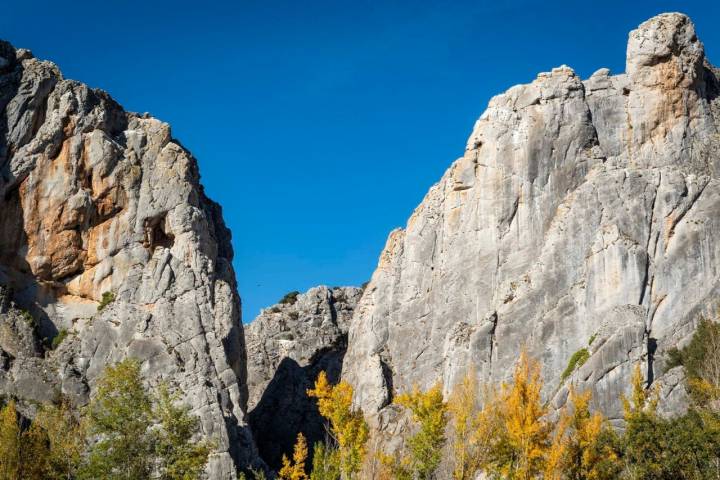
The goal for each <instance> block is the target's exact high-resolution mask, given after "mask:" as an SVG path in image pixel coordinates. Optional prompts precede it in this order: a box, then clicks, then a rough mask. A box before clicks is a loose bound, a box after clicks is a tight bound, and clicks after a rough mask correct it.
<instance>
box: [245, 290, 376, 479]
mask: <svg viewBox="0 0 720 480" xmlns="http://www.w3.org/2000/svg"><path fill="white" fill-rule="evenodd" d="M361 295H362V289H360V288H354V287H335V288H327V287H324V286H321V287H315V288H311V289H310V290H308V291H307V292H305V293H302V294H297V295H289V296H288V297H286V299H284V301H283V302H280V303H278V304H277V305H274V306H272V307H270V308H266V309H264V310H263V311H262V313H261V314H260V315H259V316H258V317H257V318H256V319H255V320H254V321H253V322H252V323H250V324H248V325H246V326H245V338H246V341H247V357H248V380H247V383H248V389H249V394H250V399H249V401H248V411H249V412H250V414H249V419H250V426H251V427H252V431H253V435H254V436H255V441H256V443H257V446H258V449H259V451H260V454H261V455H262V458H263V460H265V461H266V462H267V463H268V465H269V466H270V467H272V468H276V469H277V468H279V466H280V460H281V458H282V454H283V453H287V452H291V451H292V447H293V444H294V443H295V439H296V438H297V434H298V433H300V432H302V433H303V434H304V435H305V437H306V438H307V439H308V441H309V442H310V443H311V444H312V443H313V442H316V441H324V440H325V430H324V426H323V421H322V418H321V417H320V414H319V412H318V410H317V406H316V405H315V401H314V400H312V399H310V398H308V396H307V394H306V390H307V389H308V388H312V385H313V383H314V381H315V379H316V378H317V375H318V374H319V373H320V371H321V370H324V371H325V372H326V373H327V375H328V378H329V379H330V381H331V382H336V381H337V380H338V379H339V377H340V371H341V369H342V362H343V356H344V355H345V349H346V347H347V332H348V328H349V325H350V319H351V318H352V314H353V311H354V308H355V305H356V304H357V302H358V301H359V300H360V296H361Z"/></svg>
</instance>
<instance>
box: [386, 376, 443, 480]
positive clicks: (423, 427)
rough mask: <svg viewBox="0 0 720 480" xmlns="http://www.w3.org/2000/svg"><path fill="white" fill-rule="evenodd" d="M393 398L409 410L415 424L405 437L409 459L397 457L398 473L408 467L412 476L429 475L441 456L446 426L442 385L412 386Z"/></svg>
mask: <svg viewBox="0 0 720 480" xmlns="http://www.w3.org/2000/svg"><path fill="white" fill-rule="evenodd" d="M395 402H396V403H397V404H398V405H401V406H403V407H405V408H407V409H408V410H409V411H410V412H411V417H412V420H413V421H414V422H415V424H416V426H417V431H416V432H415V433H414V434H413V435H412V436H410V438H408V439H407V445H408V450H409V454H410V459H409V462H408V461H407V460H405V461H403V460H400V462H399V463H398V464H396V465H395V469H396V471H397V472H398V475H403V472H405V474H406V470H407V467H409V469H410V471H411V472H412V475H413V476H414V478H417V479H419V480H426V479H430V478H433V474H434V473H435V470H436V469H437V467H438V465H440V460H441V459H442V448H443V446H444V444H445V428H446V426H447V404H446V403H445V401H444V400H443V393H442V386H441V385H440V384H439V383H437V384H435V385H434V386H433V387H431V388H430V389H429V390H427V391H424V392H423V391H421V390H420V389H419V388H417V387H415V388H413V390H412V391H411V392H406V393H403V394H400V395H398V397H397V398H396V399H395Z"/></svg>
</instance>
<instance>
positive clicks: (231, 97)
mask: <svg viewBox="0 0 720 480" xmlns="http://www.w3.org/2000/svg"><path fill="white" fill-rule="evenodd" d="M665 11H681V12H684V13H686V14H688V15H690V17H691V18H692V19H693V21H694V22H695V24H696V27H697V30H698V34H699V37H700V39H701V40H702V41H703V42H704V43H705V46H706V53H707V55H708V58H709V59H710V60H711V61H714V63H715V64H716V65H718V64H720V30H719V29H718V25H720V2H708V1H674V2H673V1H656V2H627V1H616V0H609V1H603V2H592V1H588V2H572V1H563V2H560V1H555V2H554V1H547V0H546V1H542V2H525V1H513V2H504V1H494V2H482V1H472V2H464V1H447V2H439V1H438V2H425V1H420V0H414V1H410V0H408V1H381V0H376V1H366V0H356V1H340V0H334V1H333V0H328V1H311V0H307V1H300V0H286V1H272V0H257V1H254V0H253V1H243V0H240V1H204V2H197V1H196V2H189V1H183V0H176V1H172V2H171V1H165V0H162V1H159V0H143V1H137V0H106V1H92V2H91V1H85V0H73V1H72V2H57V1H55V0H52V1H49V0H43V1H32V0H6V1H4V2H3V6H2V14H0V38H4V39H7V40H9V41H10V42H12V43H13V44H14V45H15V46H16V47H24V48H29V49H31V50H33V52H34V53H35V55H36V56H38V57H40V58H45V59H49V60H52V61H54V62H56V63H57V64H58V65H59V66H60V68H61V69H62V71H63V73H64V75H65V76H66V77H67V78H72V79H77V80H81V81H83V82H85V83H87V84H89V85H91V86H93V87H100V88H103V89H104V90H107V91H108V92H110V94H111V95H112V96H113V97H114V98H115V99H117V100H118V101H119V102H120V103H121V104H123V105H124V106H125V108H126V109H128V110H131V111H139V112H150V113H151V114H153V115H154V116H156V117H158V118H160V119H162V120H165V121H167V122H169V123H170V124H171V125H172V127H173V134H174V136H175V137H176V138H177V139H178V140H180V141H181V142H182V143H183V144H184V145H185V146H186V147H187V148H189V149H190V150H191V151H192V152H193V153H194V154H195V156H196V157H197V158H198V161H199V162H200V171H201V174H202V178H203V183H204V185H205V187H206V190H207V192H208V194H209V195H210V196H211V197H212V198H213V199H214V200H216V201H218V202H219V203H220V204H221V205H222V206H223V208H224V215H225V220H226V222H227V223H228V225H229V226H230V228H231V229H232V231H233V243H234V247H235V262H234V264H235V269H236V272H237V277H238V283H239V287H240V293H241V296H242V298H243V315H244V320H245V321H246V322H247V321H250V320H252V319H253V318H254V317H255V316H256V315H257V313H258V312H259V310H260V308H263V307H266V306H269V305H271V304H273V303H275V302H276V301H277V300H278V299H280V297H282V295H283V294H284V293H285V292H287V291H290V290H305V289H307V288H309V287H311V286H314V285H318V284H327V285H330V286H334V285H360V284H361V283H363V282H364V281H366V280H367V279H368V278H369V277H370V275H371V273H372V271H373V269H374V268H375V265H376V263H377V258H378V255H379V253H380V251H381V249H382V247H383V245H384V243H385V239H386V237H387V234H388V233H389V232H390V230H391V229H393V228H395V227H397V226H403V225H404V224H405V222H406V220H407V218H408V217H409V215H410V213H411V212H412V210H413V209H414V208H415V206H416V205H417V204H418V203H419V202H420V200H421V199H422V197H423V196H424V194H425V193H426V192H427V190H428V188H429V187H430V186H431V185H432V184H433V183H434V182H436V181H438V180H439V179H440V177H441V175H442V174H443V172H444V171H445V169H446V168H447V167H448V166H449V165H450V163H451V162H452V161H453V160H454V159H456V158H457V157H459V156H461V155H462V152H463V149H464V146H465V140H466V138H467V136H468V135H469V133H470V131H471V129H472V126H473V123H474V121H475V120H476V118H477V117H479V116H480V114H481V113H482V111H483V110H484V109H485V107H486V105H487V102H488V100H489V99H490V97H491V96H493V95H495V94H497V93H501V92H503V91H505V90H507V89H508V88H509V87H511V86H512V85H515V84H518V83H527V82H530V81H532V80H533V79H534V78H535V76H536V75H537V73H538V72H542V71H549V70H550V69H551V68H552V67H555V66H559V65H561V64H567V65H569V66H571V67H572V68H574V69H575V71H576V72H577V73H578V74H579V75H580V76H581V77H582V78H587V77H588V76H589V75H591V74H592V72H594V71H595V70H597V69H598V68H601V67H608V68H610V69H611V70H612V71H613V72H615V73H618V72H622V71H623V70H624V62H625V46H626V41H627V34H628V32H629V31H630V30H632V29H633V28H635V27H636V26H637V25H638V24H639V23H641V22H642V21H644V20H646V19H648V18H650V17H651V16H653V15H655V14H657V13H661V12H665Z"/></svg>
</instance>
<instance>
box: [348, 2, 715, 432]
mask: <svg viewBox="0 0 720 480" xmlns="http://www.w3.org/2000/svg"><path fill="white" fill-rule="evenodd" d="M626 70H627V71H626V73H624V74H621V75H616V76H611V75H609V72H608V70H607V69H602V70H599V71H598V72H596V73H595V74H594V75H593V76H592V77H590V78H589V79H587V80H585V81H581V80H580V79H579V78H578V77H577V75H575V73H574V72H573V71H572V70H571V69H570V68H568V67H565V66H563V67H560V68H556V69H553V70H552V71H551V72H549V73H542V74H540V75H539V76H538V78H537V79H536V80H534V81H533V82H532V83H531V84H528V85H520V86H516V87H513V88H511V89H510V90H508V91H507V92H506V93H504V94H502V95H499V96H497V97H495V98H493V99H492V100H491V101H490V104H489V106H488V108H487V110H486V111H485V113H483V115H482V116H481V117H480V119H479V120H478V121H477V123H476V124H475V127H474V129H473V132H472V134H471V135H470V138H469V140H468V143H467V148H466V151H465V154H464V156H463V157H462V158H460V159H459V160H457V161H456V162H454V163H453V164H452V166H451V167H450V168H449V170H448V171H447V172H446V173H445V175H444V176H443V178H442V179H441V180H440V182H439V183H438V184H436V185H435V186H433V187H432V188H431V189H430V191H429V192H428V194H427V195H426V197H425V199H424V200H423V202H422V203H421V204H420V206H419V207H418V208H417V209H416V210H415V212H414V213H413V215H412V216H411V217H410V219H409V221H408V224H407V226H406V228H405V229H402V230H396V231H394V232H392V233H391V234H390V237H389V239H388V241H387V245H386V247H385V249H384V251H383V253H382V254H381V256H380V260H379V263H378V267H377V270H376V271H375V273H374V275H373V277H372V280H371V282H370V284H369V286H368V288H367V290H366V292H365V294H364V296H363V298H362V300H361V301H360V304H359V305H358V307H357V309H356V314H355V317H354V318H353V322H352V324H351V328H350V334H349V346H348V351H347V354H346V356H345V361H344V364H343V378H344V379H346V380H348V381H350V382H351V383H353V384H354V385H355V387H356V398H355V400H356V402H357V403H358V405H359V406H361V407H362V408H363V409H364V410H365V411H366V412H369V414H370V417H371V420H372V421H373V424H374V425H375V426H376V427H377V428H379V429H380V430H385V431H386V432H388V435H389V436H391V435H392V434H391V433H390V430H391V429H393V428H395V425H396V424H395V421H394V420H392V417H393V410H392V409H391V408H388V407H387V406H388V405H389V402H390V401H391V399H392V395H393V392H394V391H403V390H406V389H409V388H410V387H411V386H412V385H413V384H418V385H419V386H421V387H425V388H426V387H429V386H430V385H431V384H433V383H434V382H435V381H437V380H438V379H440V380H441V381H442V382H443V385H444V388H445V390H446V391H449V390H450V389H451V388H452V387H453V386H454V385H455V384H456V382H458V381H459V379H460V378H461V377H462V376H463V375H464V374H465V372H467V371H468V369H469V368H470V367H471V366H472V368H474V370H475V371H476V372H477V375H478V377H479V379H480V381H481V382H487V381H499V380H503V379H506V378H508V376H509V374H510V373H511V371H512V368H513V365H514V363H515V361H516V359H517V357H518V352H519V351H520V350H521V348H523V346H524V347H525V348H527V349H528V350H529V353H530V354H531V355H533V356H534V357H536V358H538V359H540V360H541V362H542V364H543V378H544V381H545V395H546V397H547V398H549V399H551V400H552V401H553V404H554V405H555V406H560V405H562V404H563V403H564V402H565V399H566V397H567V386H568V385H569V384H570V383H571V382H574V383H576V384H579V385H580V386H581V387H590V388H592V389H593V391H594V394H595V402H596V404H597V406H598V407H600V408H601V409H602V410H603V411H604V412H605V413H606V414H607V415H608V416H609V417H610V418H611V419H619V418H620V417H621V409H620V402H619V400H618V397H619V395H620V394H621V393H622V392H623V391H625V390H626V389H627V388H628V387H629V378H630V375H631V371H632V369H633V367H634V365H635V364H638V363H640V364H642V365H643V371H644V372H646V375H647V378H648V380H649V382H653V383H654V382H659V383H660V385H661V386H662V392H663V396H664V399H665V403H666V405H667V406H669V411H670V412H673V411H675V412H679V411H681V409H682V408H683V404H684V402H685V401H684V399H683V394H682V388H678V385H681V380H682V373H681V372H679V371H677V369H674V370H671V371H668V372H666V367H665V363H666V359H665V357H666V355H665V353H666V352H667V350H668V349H669V348H671V347H673V346H676V345H682V343H683V342H685V341H687V340H688V339H689V337H690V336H691V334H692V332H693V330H694V327H695V325H696V322H697V320H698V318H699V316H700V315H701V314H708V315H709V314H713V313H714V312H715V311H716V308H717V306H718V298H720V297H718V293H719V290H720V282H719V279H720V244H718V242H716V241H714V239H716V238H718V236H720V216H718V212H719V211H720V180H719V179H718V175H719V173H718V172H720V135H719V131H720V130H719V129H720V114H719V113H720V99H718V95H719V94H720V88H719V87H718V85H719V84H718V76H717V70H715V69H713V68H712V67H710V66H709V64H708V63H707V62H706V61H705V59H704V53H703V46H702V44H701V43H700V41H699V40H698V39H697V37H696V35H695V31H694V27H693V24H692V23H691V22H690V20H689V19H688V18H687V17H686V16H684V15H681V14H664V15H660V16H657V17H655V18H653V19H651V20H649V21H647V22H645V23H643V24H642V25H640V27H638V29H637V30H635V31H633V32H632V33H631V34H630V39H629V43H628V50H627V69H626ZM591 339H592V343H590V340H591ZM582 348H588V350H589V352H590V354H591V356H590V358H589V360H588V361H587V362H586V363H585V364H584V365H583V366H582V367H580V368H578V369H576V370H575V371H574V372H573V374H572V375H570V377H569V378H568V379H567V380H566V381H562V380H561V373H562V372H563V371H564V370H565V368H566V366H567V364H568V360H569V359H570V357H571V356H572V355H573V353H575V352H576V351H578V350H580V349H582Z"/></svg>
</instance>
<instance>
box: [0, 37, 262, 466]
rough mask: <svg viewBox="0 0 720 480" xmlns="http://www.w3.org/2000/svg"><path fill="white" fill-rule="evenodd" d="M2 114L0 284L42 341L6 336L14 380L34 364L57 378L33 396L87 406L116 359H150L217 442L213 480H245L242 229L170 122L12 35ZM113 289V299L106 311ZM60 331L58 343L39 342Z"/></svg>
mask: <svg viewBox="0 0 720 480" xmlns="http://www.w3.org/2000/svg"><path fill="white" fill-rule="evenodd" d="M0 112H2V113H1V114H0V220H1V221H0V285H2V286H3V287H4V288H5V290H6V291H10V290H12V302H14V303H13V305H12V306H8V307H7V308H6V309H5V310H6V311H5V312H4V314H3V313H2V312H0V316H1V315H4V316H3V317H2V318H0V320H1V321H0V332H2V331H5V330H7V332H10V333H8V335H10V334H13V335H15V337H18V335H19V334H18V332H20V333H22V332H23V331H24V330H22V329H24V328H25V327H24V326H23V325H22V322H21V320H22V319H20V320H19V319H18V318H16V317H17V315H18V312H19V311H21V309H26V310H28V311H29V313H30V314H31V316H32V317H33V319H34V320H33V323H34V324H35V325H34V327H33V331H34V332H35V334H36V335H37V337H38V338H37V339H35V340H32V339H31V340H27V335H25V336H24V337H22V336H21V337H18V338H25V339H26V340H27V341H24V342H18V341H15V342H12V341H9V340H8V342H0V343H1V345H0V348H2V349H3V355H6V356H7V357H8V358H10V357H12V359H13V361H12V362H5V363H4V365H5V367H4V368H3V373H2V379H3V381H4V382H5V385H6V387H7V389H8V390H12V389H16V390H17V389H18V388H20V387H21V386H22V385H20V383H19V380H18V378H17V375H19V373H18V372H19V370H18V369H17V368H16V367H14V365H15V364H18V362H20V361H22V362H26V361H30V360H27V358H30V359H31V360H32V362H33V363H34V364H38V365H37V366H38V368H41V369H45V370H44V371H46V372H47V373H48V374H47V375H46V377H38V378H37V379H36V383H38V385H33V387H32V388H26V389H25V390H26V391H25V393H24V394H23V396H24V397H26V398H25V400H28V401H33V400H39V401H45V400H47V398H45V397H46V396H47V392H48V391H54V392H56V394H64V395H66V396H68V397H70V398H71V399H72V400H73V401H74V402H75V403H76V404H83V403H85V402H87V400H88V397H89V396H90V395H92V391H93V386H94V382H95V380H96V379H97V377H98V375H99V374H100V373H101V372H102V370H103V369H104V368H105V367H106V366H107V365H108V364H111V363H113V362H116V361H119V360H121V359H123V358H125V357H129V356H131V357H135V358H138V359H140V360H142V362H143V363H142V365H143V375H144V377H145V378H146V379H147V381H148V383H150V384H158V383H159V382H167V383H168V384H169V386H170V387H171V389H173V390H175V391H177V392H179V393H180V394H181V398H182V400H183V401H185V402H186V403H187V404H188V405H190V406H191V407H192V411H193V413H194V414H196V415H198V416H199V417H200V419H201V425H202V433H203V434H204V435H205V436H207V437H209V438H212V439H213V440H214V441H215V442H216V444H217V450H216V452H214V453H213V455H212V456H211V459H210V463H209V466H208V474H209V476H210V477H211V478H217V479H226V478H227V479H232V478H235V476H236V474H235V472H236V468H237V467H238V466H245V465H247V464H249V463H251V462H254V461H255V458H256V454H255V450H254V447H253V443H252V439H251V436H250V434H249V432H248V429H247V427H246V423H245V409H246V402H247V386H246V383H245V379H246V366H245V355H246V354H245V345H244V337H243V329H242V325H241V321H240V299H239V297H238V293H237V289H236V285H235V276H234V273H233V269H232V266H231V260H232V255H233V253H232V247H231V243H230V232H229V230H228V229H227V228H226V227H225V225H224V223H223V220H222V215H221V211H220V208H219V206H218V205H217V204H215V203H213V202H212V201H210V200H209V199H208V198H207V197H206V196H205V194H204V193H203V188H202V186H201V185H200V179H199V174H198V167H197V162H196V161H195V159H194V158H193V157H192V155H191V154H190V153H189V152H188V151H187V150H185V149H184V148H183V147H182V146H181V145H180V144H179V143H178V142H177V141H175V140H174V139H173V138H172V136H171V133H170V127H169V126H168V125H167V124H165V123H163V122H161V121H159V120H157V119H155V118H152V117H150V116H149V115H138V114H134V113H128V112H125V111H124V110H123V109H122V108H121V107H120V105H118V104H117V103H116V102H115V101H113V100H112V98H110V97H109V96H108V94H106V93H105V92H103V91H100V90H95V89H91V88H89V87H87V86H86V85H83V84H81V83H78V82H76V81H72V80H66V79H64V78H63V77H62V75H61V73H60V71H59V70H58V68H57V67H56V66H55V65H54V64H52V63H50V62H45V61H41V60H38V59H35V58H33V56H32V54H30V52H28V51H26V50H15V49H14V48H13V47H12V46H11V45H9V44H7V43H4V42H3V43H0ZM106 292H110V293H111V294H112V296H111V297H110V298H112V297H114V301H112V302H111V303H109V304H108V305H107V306H106V307H105V308H103V309H102V310H101V311H98V306H99V305H100V303H99V302H100V301H101V299H102V296H103V294H104V293H106ZM8 302H9V301H8ZM8 302H6V303H8ZM8 305H9V303H8ZM8 312H10V313H12V316H11V317H10V316H9V315H10V313H8ZM5 326H6V327H7V328H6V329H5V330H3V328H4V327H5ZM21 327H22V328H21ZM62 330H67V332H68V335H67V338H66V339H65V340H64V341H63V342H62V343H61V344H60V345H59V346H58V347H57V348H56V349H55V350H52V351H51V350H49V349H47V348H44V350H45V351H44V352H39V351H35V350H33V348H34V347H32V345H35V343H36V342H38V341H41V340H42V338H43V337H45V338H47V339H52V338H53V337H55V336H56V335H57V333H58V332H59V331H62ZM0 336H2V335H0ZM10 337H12V335H10V336H9V337H8V338H10ZM13 338H14V337H13ZM34 342H35V343H34ZM46 343H47V341H46ZM7 345H10V347H8V348H9V349H12V348H20V347H22V348H23V349H24V350H25V351H24V353H23V352H21V353H20V354H18V355H16V354H14V353H12V352H10V351H8V348H6V347H7ZM10 364H12V365H10ZM16 374H17V375H16ZM2 385H3V382H2V381H0V388H6V387H2ZM33 397H36V398H33Z"/></svg>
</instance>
